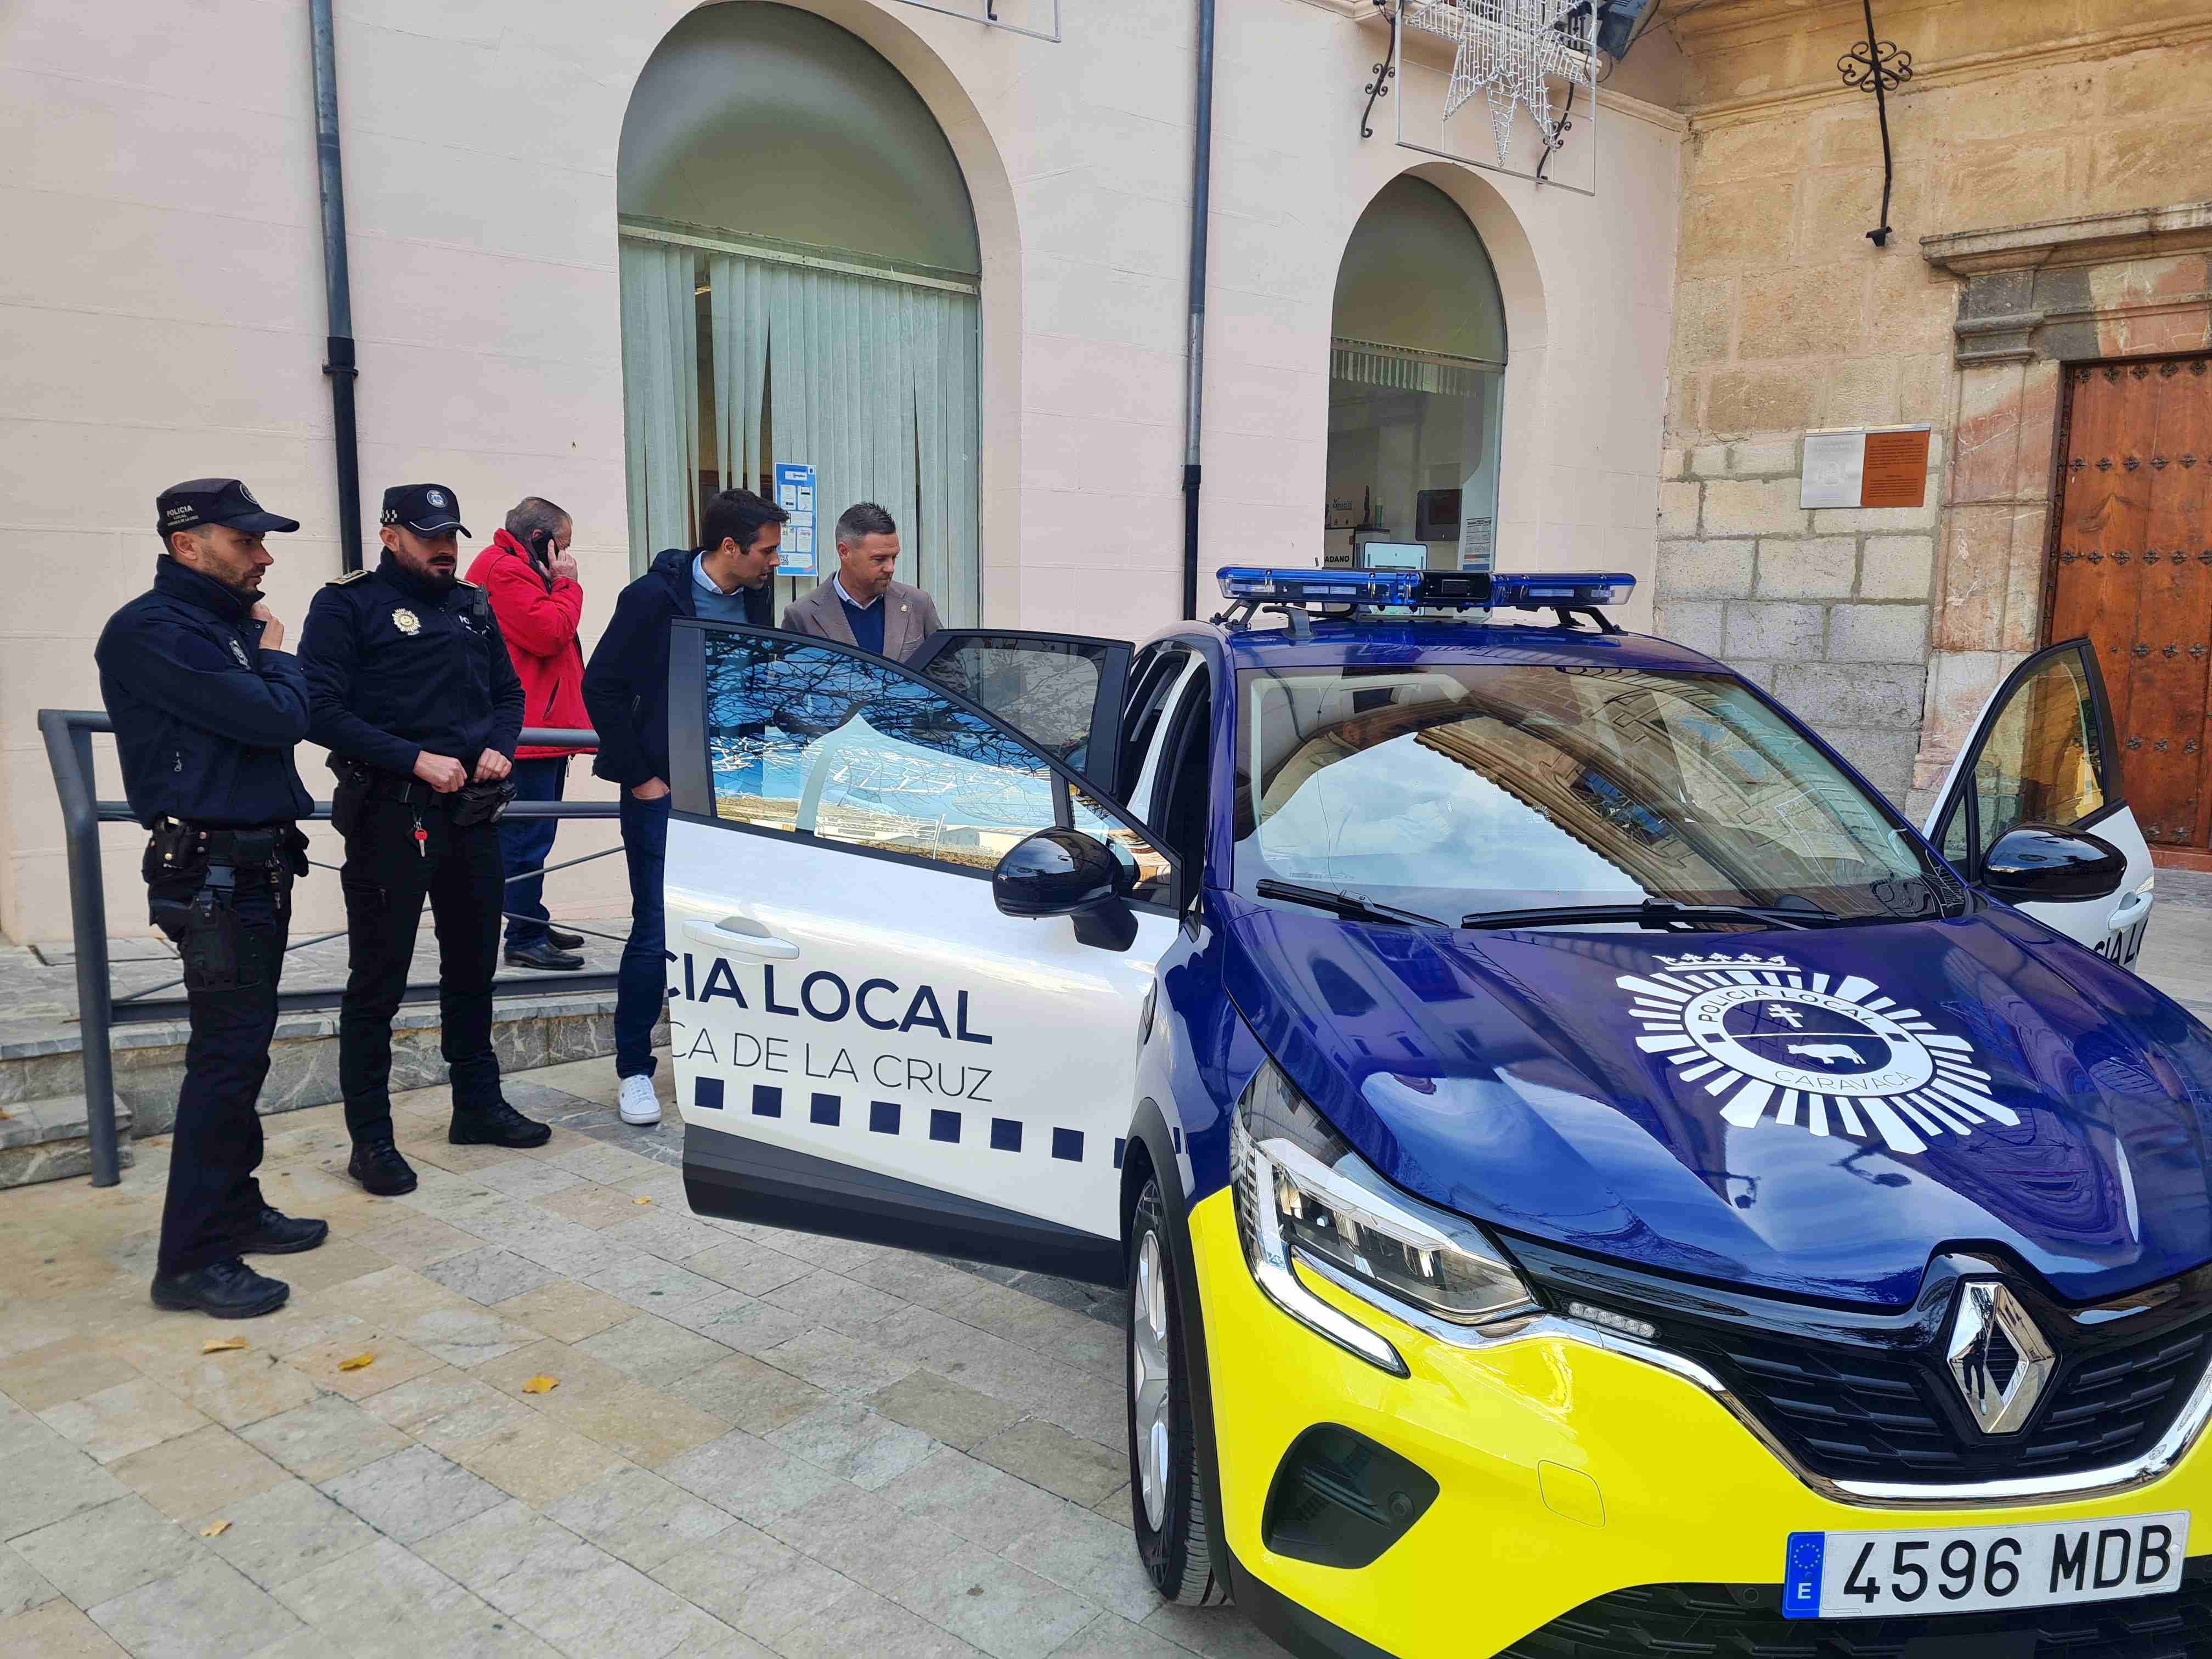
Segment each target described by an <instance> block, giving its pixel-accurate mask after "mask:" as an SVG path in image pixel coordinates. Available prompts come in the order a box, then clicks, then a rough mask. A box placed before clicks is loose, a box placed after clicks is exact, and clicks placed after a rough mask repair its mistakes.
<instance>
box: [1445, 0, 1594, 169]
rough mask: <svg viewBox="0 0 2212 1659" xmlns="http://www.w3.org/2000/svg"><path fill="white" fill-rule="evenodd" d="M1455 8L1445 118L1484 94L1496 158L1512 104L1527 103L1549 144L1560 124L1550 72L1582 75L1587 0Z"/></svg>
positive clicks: (1507, 1)
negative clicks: (1455, 47) (1456, 42)
mask: <svg viewBox="0 0 2212 1659" xmlns="http://www.w3.org/2000/svg"><path fill="white" fill-rule="evenodd" d="M1456 9H1457V10H1458V12H1459V14H1460V16H1459V27H1458V30H1457V34H1458V38H1459V50H1458V52H1457V53H1456V54H1455V56H1454V58H1453V59H1452V72H1451V85H1450V87H1449V88H1448V89H1447V90H1446V91H1445V94H1444V119H1446V120H1447V121H1449V119H1451V118H1452V117H1453V116H1454V115H1455V114H1457V113H1458V112H1459V111H1460V109H1461V107H1462V106H1464V105H1465V104H1466V103H1467V102H1468V100H1469V99H1471V98H1473V97H1474V94H1476V93H1478V92H1486V93H1488V94H1489V95H1490V127H1491V132H1492V136H1493V137H1495V138H1496V139H1497V141H1498V160H1499V161H1501V162H1502V161H1504V160H1505V157H1506V153H1507V150H1508V149H1509V148H1510V144H1511V142H1512V136H1513V111H1514V107H1515V106H1516V105H1520V104H1526V105H1527V106H1528V114H1529V117H1530V118H1531V119H1533V120H1534V122H1535V123H1536V126H1537V129H1538V131H1541V133H1542V134H1543V136H1544V142H1545V143H1547V145H1548V144H1550V143H1552V141H1553V136H1554V134H1555V133H1556V131H1557V123H1556V121H1555V120H1554V118H1553V114H1552V89H1551V87H1550V85H1549V82H1548V81H1547V76H1559V78H1561V79H1564V80H1570V81H1571V80H1577V79H1581V78H1583V61H1582V60H1583V59H1584V58H1587V57H1588V55H1589V43H1588V40H1587V39H1586V34H1585V31H1586V30H1587V28H1588V27H1589V15H1590V10H1591V9H1590V6H1589V0H1462V3H1461V4H1460V5H1459V6H1458V7H1457V8H1456Z"/></svg>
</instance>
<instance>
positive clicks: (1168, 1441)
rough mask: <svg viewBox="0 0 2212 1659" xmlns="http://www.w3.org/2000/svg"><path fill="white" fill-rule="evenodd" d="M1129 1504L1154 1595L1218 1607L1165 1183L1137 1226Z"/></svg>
mask: <svg viewBox="0 0 2212 1659" xmlns="http://www.w3.org/2000/svg"><path fill="white" fill-rule="evenodd" d="M1128 1285H1129V1290H1128V1297H1127V1322H1128V1366H1127V1379H1128V1397H1129V1506H1130V1510H1131V1515H1132V1519H1133V1524H1134V1526H1135V1528H1136V1533H1137V1554H1138V1556H1139V1559H1141V1560H1142V1561H1143V1562H1144V1564H1145V1571H1146V1574H1147V1575H1149V1576H1150V1577H1151V1578H1152V1588H1153V1589H1156V1590H1158V1592H1159V1593H1160V1595H1162V1596H1163V1597H1164V1598H1165V1599H1166V1600H1168V1601H1175V1602H1179V1603H1181V1604H1182V1606H1184V1607H1218V1606H1220V1605H1221V1604H1222V1603H1224V1602H1225V1601H1228V1599H1229V1595H1228V1590H1227V1587H1226V1586H1225V1585H1223V1584H1222V1583H1219V1582H1218V1580H1217V1579H1216V1578H1215V1577H1214V1575H1213V1530H1212V1516H1209V1515H1208V1514H1207V1513H1206V1484H1205V1482H1204V1481H1203V1480H1201V1479H1200V1474H1199V1468H1198V1436H1197V1434H1196V1432H1195V1430H1194V1418H1193V1416H1192V1410H1191V1401H1190V1386H1191V1382H1192V1377H1191V1371H1190V1364H1189V1361H1188V1349H1187V1347H1186V1346H1185V1344H1184V1342H1183V1327H1182V1295H1181V1293H1180V1291H1179V1290H1178V1288H1177V1285H1176V1273H1175V1244H1174V1240H1173V1238H1172V1237H1170V1233H1169V1231H1168V1225H1167V1218H1166V1216H1165V1214H1164V1211H1163V1208H1162V1202H1161V1199H1160V1183H1159V1182H1158V1181H1157V1180H1147V1181H1146V1182H1145V1187H1144V1190H1143V1191H1142V1192H1141V1193H1139V1194H1138V1195H1137V1206H1136V1209H1135V1212H1133V1214H1132V1215H1131V1217H1130V1220H1129V1272H1128Z"/></svg>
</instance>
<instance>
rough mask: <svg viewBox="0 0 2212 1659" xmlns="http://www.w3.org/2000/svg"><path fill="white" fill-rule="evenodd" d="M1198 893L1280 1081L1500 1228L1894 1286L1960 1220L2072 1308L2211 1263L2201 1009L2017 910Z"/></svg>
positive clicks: (1412, 1179) (1659, 1261) (1894, 1302)
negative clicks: (1627, 905) (1537, 906)
mask: <svg viewBox="0 0 2212 1659" xmlns="http://www.w3.org/2000/svg"><path fill="white" fill-rule="evenodd" d="M1220 897H1221V902H1220V905H1219V907H1218V912H1217V914H1218V915H1220V917H1221V919H1222V921H1223V926H1224V931H1225V946H1226V949H1225V969H1226V971H1227V975H1228V987H1229V991H1230V994H1231V998H1232V999H1233V1000H1234V1001H1235V1002H1236V1004H1237V1008H1238V1009H1239V1011H1240V1012H1242V1013H1243V1016H1244V1018H1245V1019H1246V1020H1247V1021H1248V1022H1249V1024H1251V1026H1252V1028H1253V1030H1254V1032H1255V1035H1256V1036H1258V1037H1259V1039H1260V1041H1261V1043H1262V1044H1264V1045H1265V1047H1266V1048H1267V1051H1268V1053H1269V1054H1272V1055H1273V1057H1274V1058H1275V1060H1277V1061H1278V1063H1279V1064H1280V1065H1281V1066H1282V1067H1283V1069H1284V1070H1285V1073H1288V1075H1289V1076H1290V1078H1291V1081H1293V1082H1294V1083H1296V1084H1297V1086H1298V1087H1299V1088H1300V1089H1301V1090H1303V1091H1304V1092H1305V1094H1306V1095H1307V1096H1308V1097H1310V1099H1312V1101H1313V1102H1314V1103H1315V1104H1316V1106H1318V1107H1319V1108H1320V1109H1321V1110H1322V1113H1323V1115H1326V1116H1327V1117H1328V1119H1329V1121H1331V1122H1333V1123H1334V1124H1335V1125H1336V1126H1337V1127H1338V1128H1339V1129H1340V1131H1341V1132H1342V1133H1344V1134H1345V1135H1346V1137H1347V1138H1348V1139H1350V1140H1351V1141H1352V1144H1353V1145H1354V1146H1356V1147H1358V1150H1359V1152H1360V1153H1361V1154H1362V1155H1363V1156H1364V1157H1365V1158H1367V1159H1368V1160H1369V1161H1370V1163H1372V1164H1374V1165H1375V1166H1376V1168H1377V1169H1378V1170H1381V1171H1382V1172H1383V1174H1384V1175H1386V1176H1389V1178H1390V1179H1391V1180H1393V1181H1395V1182H1397V1183H1398V1184H1400V1185H1401V1186H1402V1187H1405V1188H1407V1189H1408V1190H1410V1191H1412V1192H1413V1193H1416V1194H1419V1195H1420V1196H1422V1197H1424V1198H1426V1199H1428V1200H1431V1202H1433V1203H1436V1204H1439V1205H1442V1206H1445V1207H1446V1208H1449V1209H1451V1210H1454V1211H1457V1212H1460V1213H1462V1214H1464V1215H1468V1216H1471V1217H1474V1218H1477V1219H1479V1220H1481V1221H1484V1222H1486V1223H1489V1224H1491V1225H1493V1226H1495V1227H1497V1228H1498V1229H1499V1230H1501V1231H1504V1232H1506V1233H1508V1234H1511V1233H1522V1234H1526V1235H1530V1236H1533V1237H1538V1238H1541V1239H1545V1240H1548V1241H1550V1242H1552V1243H1558V1244H1561V1245H1565V1246H1566V1247H1568V1248H1570V1249H1579V1250H1584V1251H1589V1252H1592V1253H1595V1254H1599V1255H1606V1256H1610V1257H1613V1258H1614V1259H1616V1260H1619V1261H1627V1262H1632V1263H1634V1264H1636V1265H1638V1266H1640V1267H1650V1268H1652V1269H1655V1270H1657V1271H1661V1272H1668V1273H1681V1274H1686V1275H1692V1276H1694V1277H1697V1278H1700V1279H1709V1280H1714V1281H1718V1282H1723V1283H1728V1284H1735V1285H1745V1286H1747V1287H1748V1286H1756V1287H1759V1288H1762V1289H1765V1290H1767V1291H1775V1292H1778V1293H1781V1294H1784V1295H1789V1296H1797V1297H1817V1298H1820V1299H1822V1300H1826V1301H1834V1302H1844V1303H1849V1304H1857V1305H1866V1306H1879V1307H1891V1308H1902V1307H1905V1306H1909V1305H1910V1304H1911V1302H1912V1300H1913V1298H1914V1297H1915V1295H1916V1293H1917V1290H1918V1287H1919V1285H1920V1283H1921V1279H1922V1276H1923V1272H1924V1270H1925V1268H1926V1267H1927V1265H1928V1263H1929V1259H1930V1258H1931V1256H1933V1255H1936V1254H1937V1253H1938V1252H1940V1251H1942V1250H1943V1249H1947V1248H1948V1247H1951V1246H1954V1245H1961V1244H1972V1245H1982V1246H1985V1247H1994V1248H1996V1249H2001V1250H2005V1251H2009V1252H2010V1253H2012V1254H2013V1255H2015V1256H2016V1257H2018V1258H2019V1260H2020V1261H2021V1262H2023V1263H2024V1264H2025V1265H2026V1266H2027V1267H2029V1268H2031V1269H2032V1270H2033V1271H2034V1272H2036V1273H2039V1274H2040V1275H2041V1276H2042V1277H2043V1278H2044V1279H2045V1280H2047V1281H2048V1283H2049V1285H2051V1290H2052V1291H2054V1292H2055V1293H2056V1294H2057V1296H2058V1297H2061V1298H2062V1299H2064V1300H2067V1301H2071V1302H2076V1303H2086V1302H2092V1301H2097V1300H2101V1299H2104V1298H2106V1297H2112V1296H2118V1295H2121V1294H2124V1293H2125V1292H2126V1291H2130V1290H2134V1289H2136V1288H2139V1287H2140V1286H2142V1285H2146V1284H2150V1283H2154V1282H2156V1281H2159V1280H2161V1279H2167V1278H2171V1277H2172V1276H2173V1275H2175V1274H2178V1273H2183V1272H2185V1271H2186V1270H2188V1269H2190V1268H2191V1267H2197V1266H2200V1265H2202V1264H2203V1263H2204V1262H2205V1261H2208V1260H2212V1192H2208V1186H2207V1167H2208V1166H2207V1162H2206V1158H2207V1127H2208V1107H2212V1033H2208V1032H2207V1031H2206V1030H2205V1028H2204V1027H2203V1025H2202V1024H2199V1023H2198V1022H2197V1020H2196V1019H2194V1018H2191V1016H2190V1015H2189V1014H2187V1013H2186V1012H2184V1011H2183V1010H2182V1009H2181V1008H2180V1007H2179V1006H2177V1005H2176V1004H2174V1003H2173V1002H2172V1000H2169V999H2167V998H2166V997H2165V996H2163V995H2161V994H2159V993H2158V992H2157V991H2155V990H2154V989H2152V988H2151V987H2149V986H2148V985H2147V984H2145V983H2144V982H2143V981H2141V980H2139V979H2137V978H2136V977H2135V976H2134V975H2131V974H2129V973H2127V972H2125V971H2124V970H2123V969H2118V968H2116V967H2114V966H2113V965H2112V964H2111V963H2107V962H2106V961H2105V960H2104V959H2103V958H2102V957H2098V956H2096V955H2094V954H2093V953H2092V952H2091V951H2087V950H2084V949H2082V948H2081V947H2080V946H2078V945H2074V944H2071V943H2070V942H2069V941H2066V940H2063V939H2059V938H2057V936H2055V935H2054V934H2052V933H2050V932H2049V930H2047V929H2046V928H2045V927H2041V926H2040V925H2039V924H2038V923H2036V922H2034V921H2031V920H2029V919H2028V918H2027V917H2025V916H2022V915H2020V914H2019V913H2017V912H2015V911H2010V910H2004V909H1997V908H1987V909H1984V911H1982V912H1981V913H1980V914H1978V915H1973V916H1970V917H1964V918H1960V919H1957V920H1954V921H1918V922H1911V923H1905V924H1899V925H1896V926H1881V927H1842V928H1831V929H1822V930H1806V931H1792V932H1784V931H1779V930H1776V931H1764V932H1759V933H1736V934H1718V933H1672V934H1662V933H1628V932H1609V933H1589V932H1574V933H1569V932H1555V931H1526V932H1515V933H1461V932H1437V931H1435V930H1431V929H1425V928H1409V927H1387V926H1367V925H1362V924H1358V923H1352V922H1346V921H1336V920H1334V919H1332V918H1329V917H1327V916H1316V915H1306V914H1304V913H1302V912H1295V911H1291V910H1288V909H1284V908H1273V907H1267V906H1260V905H1255V904H1253V903H1251V902H1249V901H1245V900H1243V899H1240V898H1237V897H1236V896H1232V895H1226V894H1225V895H1222V896H1220ZM1509 1243H1510V1240H1509Z"/></svg>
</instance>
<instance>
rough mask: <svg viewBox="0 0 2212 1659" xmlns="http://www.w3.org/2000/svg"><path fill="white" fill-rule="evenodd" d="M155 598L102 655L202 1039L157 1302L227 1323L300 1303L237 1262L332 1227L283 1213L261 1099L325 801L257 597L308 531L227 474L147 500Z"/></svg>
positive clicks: (156, 889)
mask: <svg viewBox="0 0 2212 1659" xmlns="http://www.w3.org/2000/svg"><path fill="white" fill-rule="evenodd" d="M154 510H155V530H156V532H158V533H159V534H160V536H161V555H162V556H161V562H159V563H158V564H156V565H155V567H154V586H153V589H152V591H151V592H146V593H142V594H140V595H139V596H138V597H137V599H133V600H131V603H130V604H128V605H125V606H124V607H123V608H122V609H121V610H120V611H117V612H116V613H115V614H114V615H113V616H112V617H109V618H108V622H107V626H106V628H105V629H102V630H101V632H100V644H99V646H98V647H96V648H95V650H94V653H93V654H94V659H95V660H97V662H98V663H99V665H100V696H101V698H102V700H103V701H105V702H106V705H107V713H108V717H109V718H110V719H111V720H113V721H114V723H115V746H116V750H117V753H118V757H119V758H120V759H121V761H122V763H123V788H124V793H125V794H126V795H128V796H129V797H130V800H131V813H132V815H133V816H134V817H137V820H138V821H139V822H140V823H143V824H144V825H145V826H146V827H147V828H148V829H150V830H152V831H153V832H154V834H153V841H152V842H151V843H150V844H149V846H148V847H147V848H146V858H145V864H144V872H145V877H146V884H147V896H148V899H149V902H150V906H151V908H152V911H153V920H154V922H155V926H157V927H160V928H161V931H162V932H163V933H167V935H168V936H169V938H170V939H173V940H174V941H176V944H177V946H178V954H179V956H180V957H182V958H183V962H184V969H185V1001H186V1003H187V1005H188V1006H189V1007H190V1008H191V1033H192V1034H191V1043H190V1044H189V1046H188V1047H187V1048H185V1081H184V1086H183V1087H182V1088H181V1089H179V1091H178V1093H177V1119H176V1127H175V1130H174V1133H173V1137H172V1139H171V1142H170V1147H171V1150H170V1158H169V1187H168V1196H167V1201H166V1202H165V1203H164V1204H163V1206H162V1208H161V1250H160V1255H159V1257H158V1259H157V1262H156V1265H155V1273H154V1301H155V1305H156V1306H159V1307H163V1308H177V1309H197V1310H199V1311H201V1312H203V1313H209V1314H213V1315H215V1316H216V1317H217V1318H221V1319H247V1318H251V1317H252V1316H254V1315H256V1314H265V1313H273V1312H274V1311H276V1310H277V1309H278V1308H281V1307H283V1305H284V1303H285V1299H286V1298H287V1297H289V1296H290V1295H291V1289H290V1287H289V1285H285V1284H284V1283H283V1281H282V1280H280V1279H268V1278H264V1276H263V1275H262V1274H260V1273H256V1272H254V1271H253V1269H252V1268H251V1267H247V1266H246V1263H245V1262H244V1261H242V1260H240V1258H241V1257H244V1256H249V1255H288V1254H290V1253H292V1252H294V1251H298V1250H312V1249H314V1248H315V1246H316V1245H318V1244H319V1243H322V1242H323V1240H324V1239H325V1237H328V1236H329V1234H330V1225H329V1224H328V1223H327V1222H322V1221H309V1220H305V1219H295V1218H293V1217H291V1216H288V1215H284V1214H282V1213H281V1212H278V1211H276V1210H275V1209H272V1208H271V1207H270V1206H269V1204H268V1203H267V1202H266V1201H265V1200H264V1199H263V1197H262V1195H261V1186H260V1183H259V1182H257V1181H256V1180H255V1179H254V1178H253V1171H254V1170H255V1168H256V1167H257V1166H258V1164H260V1162H261V1119H260V1117H259V1116H258V1115H257V1114H256V1112H255V1111H254V1101H255V1099H256V1097H258V1095H259V1094H260V1092H261V1084H262V1080H263V1079H264V1078H266V1077H267V1076H268V1074H269V1040H270V1037H271V1036H273V1035H274V1034H275V1032H276V981H277V977H278V975H280V974H281V973H282V971H283V965H284V944H285V934H286V933H287V931H288V929H289V925H290V922H291V915H292V878H294V877H295V876H304V875H306V874H307V837H306V836H302V835H301V833H300V831H299V829H298V826H297V825H296V823H295V819H298V818H301V817H305V816H307V812H308V811H309V809H310V808H311V807H312V806H313V805H314V803H313V801H311V800H310V799H308V798H307V791H306V790H305V789H304V788H302V787H301V784H300V775H299V773H298V772H297V771H295V769H293V765H292V746H293V745H294V744H296V743H298V742H299V741H300V739H301V738H304V737H305V736H307V681H306V679H305V678H303V677H302V676H301V672H300V665H299V664H298V662H296V661H295V659H293V657H292V655H291V653H289V652H287V651H286V650H285V649H284V648H283V647H284V624H283V623H280V622H278V621H277V620H276V617H273V616H271V615H270V613H269V607H268V606H267V605H264V604H263V603H262V601H261V574H262V572H264V570H266V569H268V568H269V567H270V565H271V564H273V563H275V562H276V561H275V560H274V559H272V558H271V557H270V553H269V549H268V547H267V545H266V544H265V543H264V539H263V538H264V537H266V536H267V535H268V534H269V533H270V532H272V531H284V532H290V531H295V530H297V529H298V528H299V527H300V525H299V521H298V520H295V519H287V518H282V517H280V516H278V515H277V514H276V513H270V512H268V511H266V510H264V508H263V507H262V506H261V504H260V503H259V502H258V501H255V500H254V499H253V495H252V492H251V491H250V490H248V489H246V486H245V485H244V484H242V483H240V482H239V481H238V480H237V479H235V478H193V479H191V480H189V481H188V482H186V483H180V484H178V485H177V486H176V487H175V488H173V489H166V490H164V491H162V492H161V495H159V496H158V497H156V498H155V508H154Z"/></svg>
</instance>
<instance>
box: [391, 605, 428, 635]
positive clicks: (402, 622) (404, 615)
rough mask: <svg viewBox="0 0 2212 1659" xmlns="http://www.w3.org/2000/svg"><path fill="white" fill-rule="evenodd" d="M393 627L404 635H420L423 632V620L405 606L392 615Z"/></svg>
mask: <svg viewBox="0 0 2212 1659" xmlns="http://www.w3.org/2000/svg"><path fill="white" fill-rule="evenodd" d="M392 626H393V627H394V628H397V629H398V630H399V631H400V632H401V633H403V634H419V633H421V632H422V618H421V617H417V616H416V614H415V613H414V612H413V611H410V610H409V609H408V608H407V607H406V606H405V605H401V606H400V607H399V608H398V610H397V611H393V612H392Z"/></svg>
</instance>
